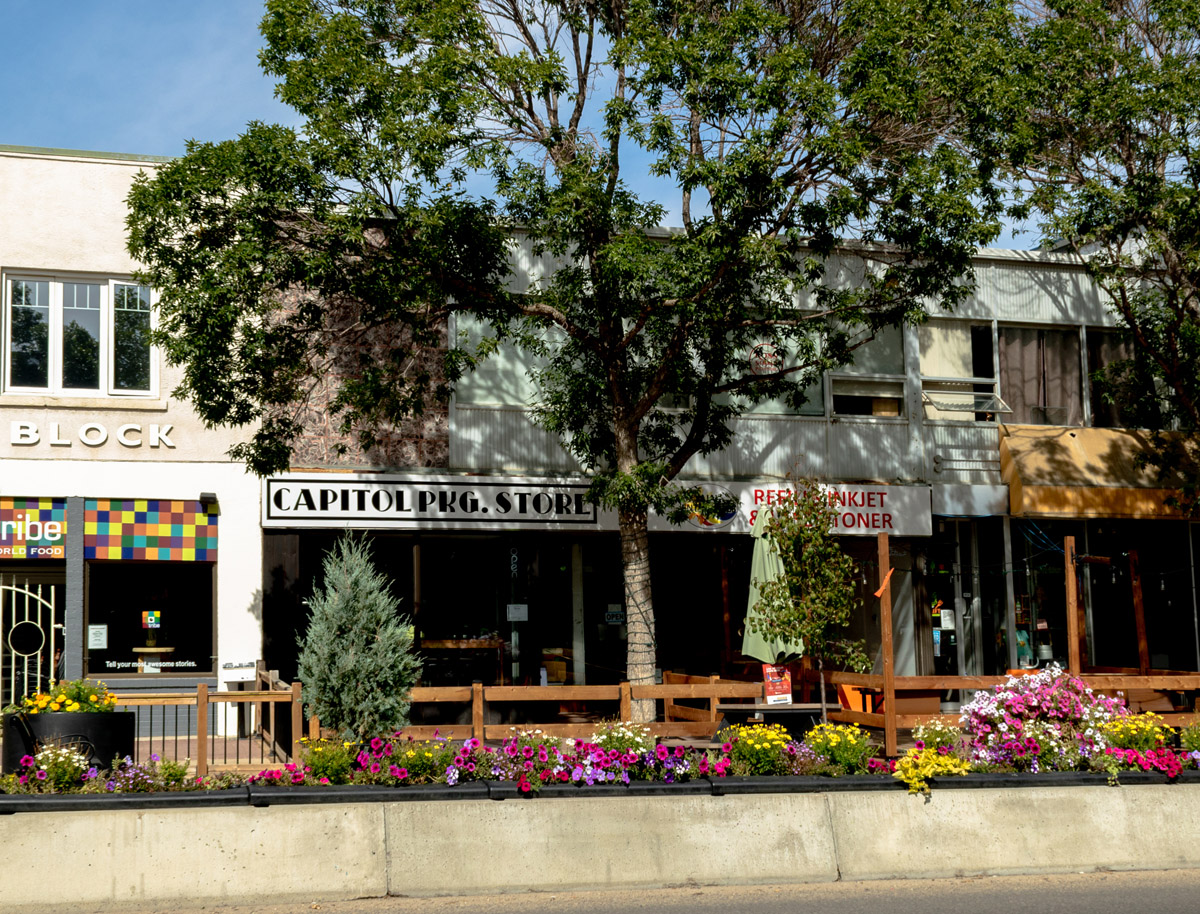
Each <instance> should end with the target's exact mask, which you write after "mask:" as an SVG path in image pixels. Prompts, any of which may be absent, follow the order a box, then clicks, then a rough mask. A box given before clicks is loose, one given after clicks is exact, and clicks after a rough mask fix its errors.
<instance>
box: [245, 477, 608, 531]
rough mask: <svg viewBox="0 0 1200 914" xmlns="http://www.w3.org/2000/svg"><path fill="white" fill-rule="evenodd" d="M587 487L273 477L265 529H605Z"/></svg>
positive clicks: (267, 485)
mask: <svg viewBox="0 0 1200 914" xmlns="http://www.w3.org/2000/svg"><path fill="white" fill-rule="evenodd" d="M586 494H587V486H586V485H582V484H579V483H569V482H564V481H562V480H557V479H532V478H512V479H507V480H506V479H498V478H497V477H495V476H492V477H488V478H487V479H481V478H479V477H474V476H415V477H414V476H408V477H395V476H357V475H356V476H342V475H338V476H332V475H330V476H316V477H312V476H300V475H295V476H293V475H283V476H273V477H271V478H269V479H266V480H264V482H263V526H264V527H346V526H349V527H379V528H387V527H391V528H401V529H403V528H417V527H421V528H425V529H428V528H430V527H445V528H448V529H460V530H461V529H479V530H486V529H493V530H494V529H502V528H505V527H521V528H526V529H555V528H561V527H564V526H570V527H584V528H590V529H593V530H595V529H600V528H601V527H603V526H606V525H604V524H602V523H600V522H599V520H598V518H597V515H596V507H595V505H591V504H589V503H588V502H587V499H586Z"/></svg>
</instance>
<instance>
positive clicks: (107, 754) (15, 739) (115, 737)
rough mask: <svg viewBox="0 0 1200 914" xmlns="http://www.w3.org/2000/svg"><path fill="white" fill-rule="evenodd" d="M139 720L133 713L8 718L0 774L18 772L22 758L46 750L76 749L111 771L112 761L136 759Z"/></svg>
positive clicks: (58, 713) (57, 713)
mask: <svg viewBox="0 0 1200 914" xmlns="http://www.w3.org/2000/svg"><path fill="white" fill-rule="evenodd" d="M136 720H137V717H136V715H135V714H134V712H133V711H99V712H85V711H75V712H70V711H49V712H43V713H40V714H5V715H4V721H3V738H4V750H3V753H2V754H0V771H2V772H3V773H4V774H15V773H17V772H19V771H20V769H21V758H22V757H23V756H26V755H36V754H37V752H38V750H39V749H42V748H46V747H47V746H65V747H67V748H70V749H74V750H76V751H78V752H81V753H83V754H84V755H85V756H87V758H88V759H89V761H91V763H92V764H94V765H95V766H96V767H98V768H109V767H111V766H112V762H113V759H119V758H124V757H125V756H127V755H133V740H134V726H135V723H136Z"/></svg>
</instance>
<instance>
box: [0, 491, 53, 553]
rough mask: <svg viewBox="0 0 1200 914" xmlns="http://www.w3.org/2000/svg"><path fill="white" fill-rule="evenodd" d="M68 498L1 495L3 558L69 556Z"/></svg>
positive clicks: (0, 551)
mask: <svg viewBox="0 0 1200 914" xmlns="http://www.w3.org/2000/svg"><path fill="white" fill-rule="evenodd" d="M66 542H67V500H66V499H65V498H0V559H61V558H63V557H64V556H65V555H66V549H65V546H66Z"/></svg>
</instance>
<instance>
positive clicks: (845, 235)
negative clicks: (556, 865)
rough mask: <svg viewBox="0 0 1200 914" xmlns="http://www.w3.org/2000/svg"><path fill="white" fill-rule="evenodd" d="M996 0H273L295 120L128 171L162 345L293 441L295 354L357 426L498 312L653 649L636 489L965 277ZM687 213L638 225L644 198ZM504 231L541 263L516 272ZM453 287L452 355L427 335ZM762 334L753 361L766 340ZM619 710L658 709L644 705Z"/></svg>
mask: <svg viewBox="0 0 1200 914" xmlns="http://www.w3.org/2000/svg"><path fill="white" fill-rule="evenodd" d="M997 15H998V14H997V11H996V10H995V9H993V5H992V3H991V0H928V2H923V3H920V4H913V3H909V2H900V0H725V2H710V0H700V2H696V0H600V2H595V0H522V2H516V0H421V2H413V0H342V2H331V0H269V2H268V3H267V12H266V16H265V17H264V19H263V23H262V31H263V35H264V37H265V39H266V48H265V50H264V51H263V52H262V62H263V66H264V67H265V69H266V70H267V71H268V72H269V73H271V74H273V75H274V76H276V77H278V79H279V89H278V93H279V96H280V97H281V98H282V99H283V101H285V102H286V103H287V104H289V105H290V106H292V107H293V108H294V109H295V110H296V111H297V112H298V114H299V116H300V118H301V120H302V122H303V126H302V127H301V128H299V129H285V128H280V127H267V126H261V125H252V126H251V128H250V129H248V131H247V132H246V134H245V135H243V136H242V137H240V138H238V139H236V140H231V141H229V142H227V143H221V144H216V145H195V146H192V147H190V148H189V152H188V154H187V156H185V157H184V158H183V159H181V160H179V161H177V162H175V163H173V164H171V165H168V166H166V167H165V168H164V169H162V170H161V172H160V173H159V174H158V176H157V177H155V178H153V179H147V180H146V181H144V182H142V183H141V184H139V185H138V186H137V187H136V188H135V190H134V193H133V195H132V197H131V204H132V210H131V215H130V222H129V225H130V232H131V236H130V237H131V242H130V246H131V250H132V252H133V253H134V255H135V256H136V257H137V258H138V259H139V260H141V261H142V262H143V263H144V264H146V268H147V269H146V274H147V278H148V279H149V281H151V282H153V283H154V284H155V285H156V286H157V287H158V288H159V290H160V312H161V322H160V325H159V326H160V334H159V340H160V344H161V345H163V346H164V347H165V349H166V352H167V354H168V357H169V358H170V359H172V360H173V361H175V362H178V363H180V364H183V365H184V366H185V381H184V386H183V391H184V393H185V394H187V395H188V396H189V398H190V399H191V400H192V402H193V403H194V404H195V406H196V408H197V409H198V410H199V411H200V413H201V415H202V416H204V417H205V418H206V419H207V420H209V421H210V422H214V423H223V424H247V425H250V426H252V427H255V426H256V429H257V430H256V431H254V432H253V436H252V437H251V438H250V439H249V440H248V441H247V442H246V443H245V444H243V445H241V446H240V447H239V448H238V449H237V450H236V452H235V453H236V456H238V457H241V458H244V459H246V460H247V461H248V462H249V464H250V466H251V467H252V468H253V469H254V470H256V471H258V472H260V473H266V472H271V471H277V470H281V469H284V468H286V467H287V465H288V462H289V455H290V453H291V449H292V446H293V444H294V442H295V440H296V438H297V436H298V435H299V434H300V433H301V432H302V430H303V425H304V422H303V408H304V404H305V401H306V398H307V397H308V396H309V393H310V391H311V389H312V387H313V385H314V384H319V383H328V382H327V380H326V379H327V377H328V374H329V369H333V370H334V383H335V384H336V386H337V396H336V399H335V400H334V403H333V409H334V410H335V411H337V412H338V413H339V415H340V418H341V420H342V422H343V428H344V430H346V431H347V432H352V433H355V434H357V435H358V436H359V441H360V443H362V444H364V445H366V446H369V445H370V444H371V443H373V442H374V440H375V436H376V435H377V434H378V433H379V431H380V429H381V428H384V427H386V426H387V424H388V423H393V422H395V421H397V420H399V419H401V418H403V417H404V416H406V415H408V414H410V413H411V412H412V411H413V410H417V409H420V408H421V406H422V405H423V404H424V403H425V402H427V400H428V398H429V396H431V395H437V394H438V393H441V392H443V391H440V390H439V389H438V380H439V378H441V377H444V378H445V379H446V380H447V381H448V382H449V383H451V384H452V383H453V381H454V379H455V378H456V377H457V376H458V373H459V372H460V371H461V370H462V369H463V368H464V367H468V366H469V365H470V364H471V363H472V361H473V360H474V359H475V358H477V357H480V356H481V355H483V354H486V351H487V350H488V349H490V348H491V347H493V346H495V345H497V344H499V343H500V342H502V341H506V342H509V343H512V344H516V345H522V346H526V347H529V348H531V349H533V350H534V351H535V352H537V353H538V354H539V355H540V356H541V357H542V358H541V361H540V366H541V367H540V368H539V369H537V370H536V377H535V378H534V380H535V383H536V388H537V390H538V397H537V402H536V403H535V404H534V410H535V415H536V417H537V419H538V421H540V423H541V424H542V425H543V426H544V427H545V428H547V429H549V430H550V431H552V432H554V433H556V434H557V435H558V436H559V439H560V440H561V442H562V444H563V446H564V447H566V448H567V449H568V450H569V451H571V452H572V453H573V454H574V455H575V456H576V457H578V459H579V460H580V462H581V464H582V465H583V466H584V467H586V468H587V470H588V472H589V473H590V474H591V476H592V479H593V485H592V490H591V493H592V497H593V498H594V500H595V501H597V502H598V503H599V504H601V505H604V506H608V507H611V508H614V509H615V510H616V511H617V512H618V516H619V522H620V539H621V549H622V557H623V565H624V577H625V595H626V605H627V610H628V619H629V638H628V658H627V674H628V676H629V678H630V680H631V681H633V682H645V681H648V680H649V679H650V678H651V677H652V676H653V669H654V665H655V663H654V659H655V626H654V614H653V608H652V603H651V594H650V575H649V548H648V541H647V533H646V531H647V521H648V517H649V515H650V513H651V512H659V513H663V514H667V515H672V516H679V515H680V514H681V513H682V512H683V511H684V510H686V508H687V506H688V505H689V504H691V505H693V506H694V505H695V503H696V500H697V498H698V497H700V496H699V495H698V493H697V492H696V491H689V488H690V487H689V486H687V485H684V484H681V482H680V478H681V474H684V473H685V469H686V467H687V465H688V462H689V461H690V460H691V459H692V458H693V457H695V456H696V455H698V454H707V453H710V452H713V451H717V450H719V449H721V448H723V447H725V446H726V445H727V444H729V442H730V441H731V438H732V436H733V434H734V420H735V419H736V418H737V417H738V416H739V415H740V414H742V413H743V412H744V411H745V410H747V409H749V408H750V407H752V406H753V405H755V404H757V403H760V402H762V401H764V400H766V399H768V398H777V399H782V400H785V401H788V402H790V403H792V404H798V403H800V402H801V401H802V400H803V398H804V390H805V388H806V387H808V385H809V384H811V383H812V382H813V381H814V380H815V379H816V378H817V377H819V374H820V372H821V371H823V370H825V369H827V368H829V367H832V366H835V365H839V364H844V363H846V362H847V361H848V360H850V359H851V358H852V353H853V350H854V348H855V347H857V346H859V345H862V344H863V343H864V342H866V341H868V340H869V339H870V338H871V336H872V334H873V333H874V332H875V331H876V330H877V329H879V328H880V327H883V326H885V325H891V324H896V323H898V322H902V321H907V320H917V319H920V317H921V316H922V315H923V314H924V310H923V309H924V308H925V307H926V306H927V305H928V304H929V303H930V302H938V303H941V304H943V305H945V306H947V307H950V306H953V304H954V303H955V302H956V301H958V300H959V299H960V298H961V297H962V296H963V295H965V294H966V293H967V291H968V290H969V281H967V278H968V276H969V271H970V257H971V253H972V252H973V250H974V248H975V246H976V245H978V244H981V243H985V242H986V241H987V240H989V239H990V238H991V237H993V235H994V231H995V223H994V220H993V211H994V203H995V201H994V198H993V197H992V195H991V194H990V191H989V187H988V182H987V180H986V179H987V177H988V175H987V174H986V173H981V172H980V170H979V169H978V168H977V167H976V165H975V162H974V161H973V159H972V158H970V157H969V156H968V155H966V154H964V152H963V151H962V150H961V149H960V148H959V147H958V146H956V145H955V144H954V142H952V141H951V139H950V138H951V136H952V135H953V131H954V128H955V126H956V124H957V123H958V122H959V121H960V119H961V117H962V112H961V111H960V110H959V109H958V107H957V106H956V105H955V104H954V102H953V97H952V95H951V89H952V88H953V85H954V83H955V80H957V79H960V78H961V74H962V72H963V71H964V70H965V69H970V68H972V67H974V66H976V62H975V57H976V54H977V48H978V47H979V46H980V42H979V41H978V35H977V32H978V31H979V30H989V29H991V28H993V19H994V18H995V17H996V16H997ZM668 220H669V221H672V222H678V223H680V228H679V229H678V230H672V231H670V232H663V231H659V230H658V226H660V225H661V224H662V223H663V222H664V221H668ZM508 233H519V234H520V235H521V236H522V237H527V238H528V239H529V241H530V243H531V244H532V246H533V250H534V251H535V253H536V254H538V255H543V256H545V258H546V259H547V262H550V263H553V264H554V269H552V270H549V271H547V272H546V274H545V278H544V279H542V280H538V281H535V282H534V283H533V284H532V285H531V286H530V287H529V288H528V289H524V290H523V291H522V292H521V294H513V293H512V292H511V291H510V285H509V284H508V282H507V274H508V264H509V259H508V258H509V249H508V248H507V246H506V240H505V239H506V237H508ZM451 311H458V312H461V313H465V314H470V315H473V316H475V317H477V318H479V319H481V320H482V321H484V322H485V326H487V327H489V328H490V330H489V331H488V333H487V335H486V338H485V340H484V342H483V344H482V346H480V347H478V348H477V349H474V350H471V349H468V348H467V347H465V346H464V345H462V344H460V341H458V340H450V341H449V345H448V346H447V347H446V348H445V350H444V360H445V364H444V366H442V368H443V371H442V372H441V373H439V372H437V371H433V370H432V369H431V366H430V364H429V362H428V360H427V359H423V358H417V357H415V356H414V354H413V353H414V346H416V347H420V346H426V347H429V346H432V345H434V344H436V343H437V342H438V334H439V333H440V332H441V329H440V328H441V327H442V324H441V323H440V322H441V321H442V319H443V318H444V317H445V316H446V315H447V314H448V313H450V312H451ZM755 351H757V352H758V353H759V354H762V353H767V355H768V357H767V358H765V359H764V358H760V359H755V358H753V357H752V353H753V352H755ZM644 704H645V706H644V707H643V706H640V705H639V707H638V708H637V709H635V713H637V714H639V715H641V716H644V717H645V716H649V715H651V714H652V713H653V707H652V704H651V703H644Z"/></svg>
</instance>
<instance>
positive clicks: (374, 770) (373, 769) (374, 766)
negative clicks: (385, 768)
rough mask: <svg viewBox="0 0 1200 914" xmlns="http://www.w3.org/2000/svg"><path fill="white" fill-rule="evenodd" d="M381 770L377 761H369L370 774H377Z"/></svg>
mask: <svg viewBox="0 0 1200 914" xmlns="http://www.w3.org/2000/svg"><path fill="white" fill-rule="evenodd" d="M381 770H382V769H381V766H380V764H379V762H371V774H379V772H380V771H381Z"/></svg>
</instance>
